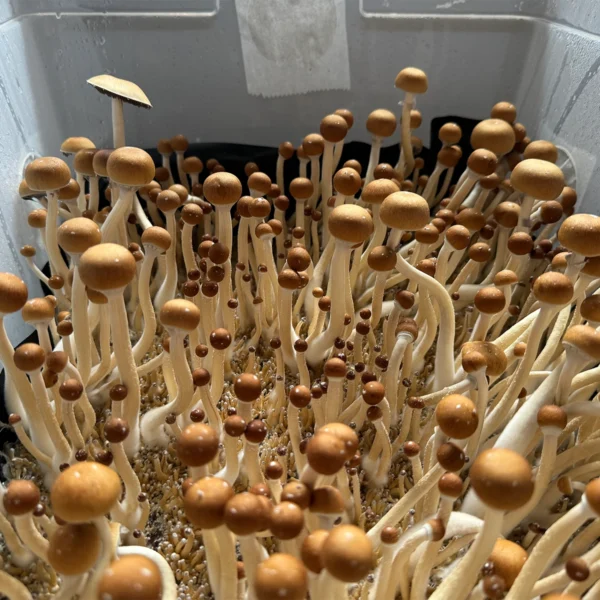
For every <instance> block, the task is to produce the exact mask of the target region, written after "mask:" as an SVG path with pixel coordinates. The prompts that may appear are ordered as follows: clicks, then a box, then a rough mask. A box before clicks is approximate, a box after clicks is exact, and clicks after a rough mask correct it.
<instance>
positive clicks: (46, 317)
mask: <svg viewBox="0 0 600 600" xmlns="http://www.w3.org/2000/svg"><path fill="white" fill-rule="evenodd" d="M54 308H55V305H54V303H53V302H51V301H50V299H49V298H32V299H31V300H27V302H25V305H24V306H23V308H22V309H21V317H22V318H23V321H25V323H31V324H35V323H48V321H51V320H52V319H53V318H54Z"/></svg>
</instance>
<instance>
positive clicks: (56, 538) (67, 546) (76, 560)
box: [48, 523, 101, 576]
mask: <svg viewBox="0 0 600 600" xmlns="http://www.w3.org/2000/svg"><path fill="white" fill-rule="evenodd" d="M49 542H50V543H49V546H48V562H49V563H50V566H51V567H52V568H53V569H54V570H55V571H57V572H58V573H60V574H61V575H66V576H72V575H81V574H83V573H85V572H86V571H89V570H90V569H91V568H92V567H93V566H94V564H96V560H97V558H98V556H99V554H100V548H101V541H100V534H99V532H98V529H97V528H96V527H95V525H92V524H91V523H67V524H66V525H61V526H60V527H58V528H57V529H56V531H55V532H54V533H53V534H52V536H51V537H50V539H49ZM83 548H85V552H82V549H83Z"/></svg>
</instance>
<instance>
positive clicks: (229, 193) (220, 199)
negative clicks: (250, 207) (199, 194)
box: [203, 171, 242, 206]
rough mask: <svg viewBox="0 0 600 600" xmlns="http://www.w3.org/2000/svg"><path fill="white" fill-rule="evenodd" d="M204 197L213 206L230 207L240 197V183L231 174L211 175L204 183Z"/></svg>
mask: <svg viewBox="0 0 600 600" xmlns="http://www.w3.org/2000/svg"><path fill="white" fill-rule="evenodd" d="M203 190H204V197H205V198H206V199H207V200H208V201H209V202H210V203H211V204H213V205H215V206H231V205H232V204H235V203H236V202H237V201H238V200H239V199H240V197H241V196H242V183H241V181H240V180H239V179H238V178H237V177H236V176H235V175H233V174H232V173H227V172H225V171H222V172H220V173H213V174H212V175H209V176H208V177H207V178H206V181H205V182H204V188H203Z"/></svg>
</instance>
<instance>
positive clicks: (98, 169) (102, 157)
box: [92, 148, 114, 177]
mask: <svg viewBox="0 0 600 600" xmlns="http://www.w3.org/2000/svg"><path fill="white" fill-rule="evenodd" d="M113 152H114V150H113V149H112V148H101V149H100V150H98V151H97V152H96V153H95V154H94V158H93V159H92V167H94V172H95V173H96V175H98V176H100V177H108V170H107V165H108V159H109V158H110V155H111V154H112V153H113Z"/></svg>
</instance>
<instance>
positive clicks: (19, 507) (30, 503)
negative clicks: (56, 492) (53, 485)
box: [2, 479, 40, 517]
mask: <svg viewBox="0 0 600 600" xmlns="http://www.w3.org/2000/svg"><path fill="white" fill-rule="evenodd" d="M2 502H3V505H4V510H5V511H6V512H7V514H8V515H10V516H11V517H19V516H21V515H26V514H28V513H31V512H33V510H34V509H35V507H36V506H37V505H38V504H39V502H40V490H39V488H38V486H37V485H35V483H34V482H33V481H30V480H28V479H13V480H11V481H10V482H9V483H8V485H7V486H6V491H5V492H4V495H3V497H2Z"/></svg>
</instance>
